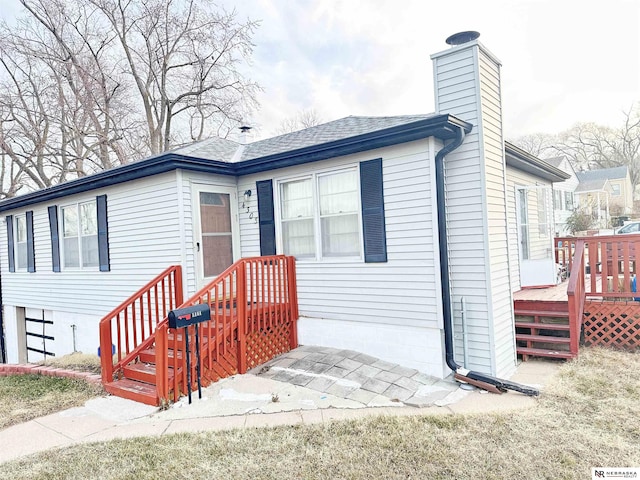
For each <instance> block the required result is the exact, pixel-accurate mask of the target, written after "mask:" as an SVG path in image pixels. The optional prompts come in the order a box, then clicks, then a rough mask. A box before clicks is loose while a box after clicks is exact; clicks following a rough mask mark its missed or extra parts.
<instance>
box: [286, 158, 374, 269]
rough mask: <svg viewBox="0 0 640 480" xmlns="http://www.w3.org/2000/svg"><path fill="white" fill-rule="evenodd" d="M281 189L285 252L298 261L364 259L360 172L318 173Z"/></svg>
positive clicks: (298, 179)
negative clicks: (302, 259)
mask: <svg viewBox="0 0 640 480" xmlns="http://www.w3.org/2000/svg"><path fill="white" fill-rule="evenodd" d="M278 185H279V204H280V209H279V213H280V233H281V235H280V240H281V248H282V252H283V253H284V254H285V255H294V256H295V257H296V258H306V259H316V260H321V259H323V258H346V257H350V258H353V257H358V258H362V240H361V236H362V234H361V224H362V222H361V219H360V211H361V210H360V190H359V176H358V169H357V168H355V167H354V168H350V169H345V170H339V171H333V172H326V173H314V174H311V175H308V176H305V177H302V178H296V179H292V180H283V181H280V182H279V183H278Z"/></svg>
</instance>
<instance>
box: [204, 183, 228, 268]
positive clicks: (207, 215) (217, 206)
mask: <svg viewBox="0 0 640 480" xmlns="http://www.w3.org/2000/svg"><path fill="white" fill-rule="evenodd" d="M199 200H200V232H201V235H202V246H201V248H202V272H203V275H204V277H205V278H209V277H215V276H217V275H219V274H221V273H222V272H223V271H224V270H225V269H226V268H227V267H229V266H230V265H231V264H232V263H233V236H232V232H231V203H230V202H231V197H230V196H229V194H224V193H214V192H200V194H199Z"/></svg>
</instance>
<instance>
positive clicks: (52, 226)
mask: <svg viewBox="0 0 640 480" xmlns="http://www.w3.org/2000/svg"><path fill="white" fill-rule="evenodd" d="M48 210H49V230H50V232H51V267H52V268H53V271H54V272H59V271H60V236H59V235H58V207H57V206H56V205H52V206H51V207H49V209H48Z"/></svg>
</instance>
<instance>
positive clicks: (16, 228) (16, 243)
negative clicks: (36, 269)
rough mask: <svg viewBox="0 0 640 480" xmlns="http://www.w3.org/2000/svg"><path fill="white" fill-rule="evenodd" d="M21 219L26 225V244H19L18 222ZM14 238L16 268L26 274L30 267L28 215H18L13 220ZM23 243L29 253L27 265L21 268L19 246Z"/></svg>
mask: <svg viewBox="0 0 640 480" xmlns="http://www.w3.org/2000/svg"><path fill="white" fill-rule="evenodd" d="M19 219H24V225H25V238H24V242H18V220H19ZM13 222H14V223H13V238H14V242H13V255H14V259H15V267H16V272H26V271H27V269H28V267H29V246H28V243H29V240H28V235H27V233H26V232H27V230H28V226H27V214H26V213H24V214H22V215H16V216H15V217H14V220H13ZM21 243H24V246H25V249H26V251H27V255H26V257H25V259H26V263H25V264H24V266H20V254H19V252H18V245H20V244H21Z"/></svg>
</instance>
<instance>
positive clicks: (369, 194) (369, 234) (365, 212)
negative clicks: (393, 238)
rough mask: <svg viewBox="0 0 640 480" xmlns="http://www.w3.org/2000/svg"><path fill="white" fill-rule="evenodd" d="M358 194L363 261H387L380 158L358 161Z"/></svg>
mask: <svg viewBox="0 0 640 480" xmlns="http://www.w3.org/2000/svg"><path fill="white" fill-rule="evenodd" d="M360 195H361V199H362V231H363V237H364V261H365V262H367V263H374V262H386V261H387V234H386V229H385V224H384V194H383V190H382V159H381V158H377V159H375V160H367V161H366V162H360Z"/></svg>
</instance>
